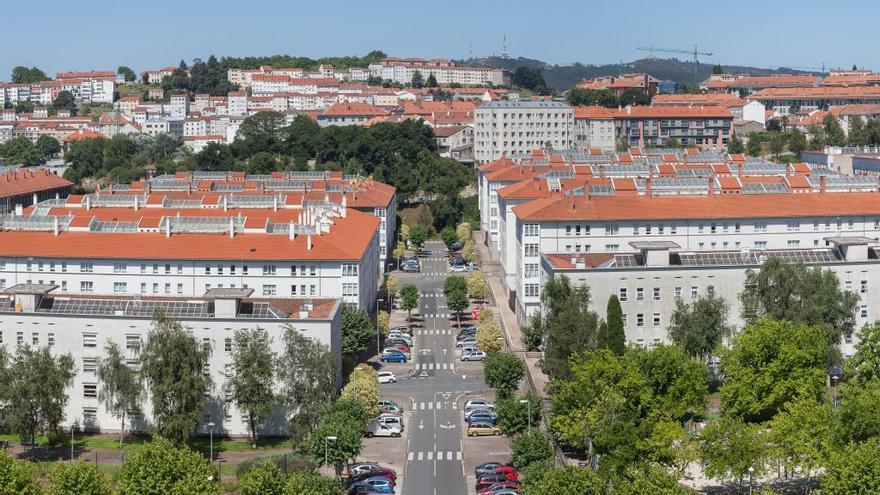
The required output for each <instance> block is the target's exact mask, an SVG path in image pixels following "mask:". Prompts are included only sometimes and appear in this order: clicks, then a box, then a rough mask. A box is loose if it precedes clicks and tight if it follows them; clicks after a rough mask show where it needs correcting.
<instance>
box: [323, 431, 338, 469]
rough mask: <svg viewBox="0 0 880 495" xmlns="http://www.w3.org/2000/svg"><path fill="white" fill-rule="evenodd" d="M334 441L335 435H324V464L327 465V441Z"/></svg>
mask: <svg viewBox="0 0 880 495" xmlns="http://www.w3.org/2000/svg"><path fill="white" fill-rule="evenodd" d="M335 441H336V437H331V436H327V437H324V465H325V466H326V465H327V447H328V442H335Z"/></svg>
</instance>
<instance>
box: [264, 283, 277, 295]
mask: <svg viewBox="0 0 880 495" xmlns="http://www.w3.org/2000/svg"><path fill="white" fill-rule="evenodd" d="M263 295H264V296H274V295H275V286H274V285H263Z"/></svg>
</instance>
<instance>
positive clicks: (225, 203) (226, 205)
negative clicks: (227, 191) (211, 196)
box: [221, 196, 229, 211]
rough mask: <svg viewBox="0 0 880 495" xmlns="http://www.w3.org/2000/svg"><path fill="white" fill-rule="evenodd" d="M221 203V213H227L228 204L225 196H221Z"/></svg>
mask: <svg viewBox="0 0 880 495" xmlns="http://www.w3.org/2000/svg"><path fill="white" fill-rule="evenodd" d="M221 202H222V203H223V211H229V204H228V203H227V202H226V196H223V198H222V199H221Z"/></svg>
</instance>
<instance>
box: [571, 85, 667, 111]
mask: <svg viewBox="0 0 880 495" xmlns="http://www.w3.org/2000/svg"><path fill="white" fill-rule="evenodd" d="M565 99H566V100H568V103H569V104H570V105H572V106H599V107H606V108H617V107H619V106H626V105H650V104H651V95H648V94H645V93H644V92H643V91H640V90H638V89H636V88H628V89H626V90H624V92H623V93H622V94H621V95H620V96H617V95H615V94H614V93H612V92H611V91H608V90H607V89H586V88H572V89H570V90H569V91H568V93H566V95H565Z"/></svg>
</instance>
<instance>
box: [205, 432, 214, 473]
mask: <svg viewBox="0 0 880 495" xmlns="http://www.w3.org/2000/svg"><path fill="white" fill-rule="evenodd" d="M205 426H207V427H208V438H210V439H211V440H210V445H211V447H210V450H209V451H208V462H210V463H212V464H213V463H214V422H213V421H210V422H208V423H205Z"/></svg>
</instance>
